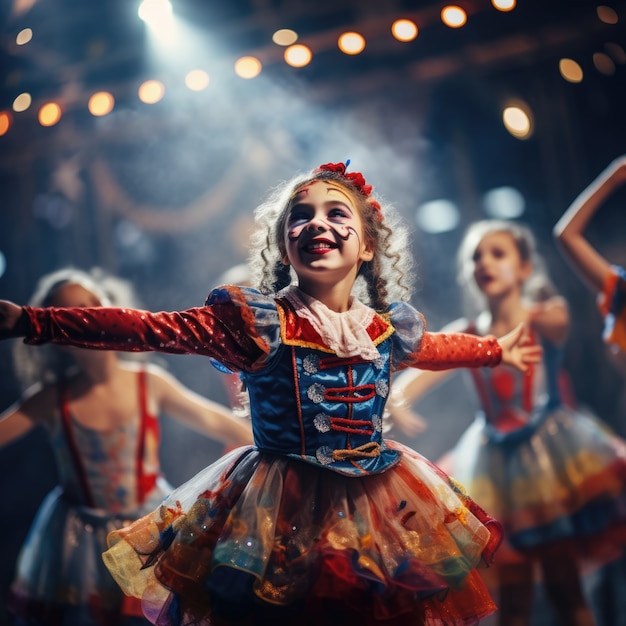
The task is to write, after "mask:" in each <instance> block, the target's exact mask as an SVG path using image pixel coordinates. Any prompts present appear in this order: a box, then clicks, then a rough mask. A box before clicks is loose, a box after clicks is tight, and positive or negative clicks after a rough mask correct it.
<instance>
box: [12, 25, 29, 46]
mask: <svg viewBox="0 0 626 626" xmlns="http://www.w3.org/2000/svg"><path fill="white" fill-rule="evenodd" d="M32 38H33V31H32V29H30V28H23V29H22V30H21V31H20V32H19V33H17V37H16V38H15V43H16V44H17V45H18V46H23V45H25V44H27V43H28V42H29V41H31V39H32Z"/></svg>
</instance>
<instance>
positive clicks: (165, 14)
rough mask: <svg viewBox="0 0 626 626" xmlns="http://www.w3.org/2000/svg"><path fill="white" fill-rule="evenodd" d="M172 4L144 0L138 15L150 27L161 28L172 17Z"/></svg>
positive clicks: (167, 0)
mask: <svg viewBox="0 0 626 626" xmlns="http://www.w3.org/2000/svg"><path fill="white" fill-rule="evenodd" d="M172 12H173V11H172V4H171V3H170V2H169V0H143V2H142V3H141V4H140V5H139V9H137V15H139V17H140V18H141V19H142V20H143V21H144V22H145V23H146V24H148V25H149V26H154V27H156V28H160V27H161V26H162V25H163V24H164V23H167V22H169V21H170V19H171V17H172Z"/></svg>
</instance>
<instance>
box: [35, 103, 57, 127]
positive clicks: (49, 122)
mask: <svg viewBox="0 0 626 626" xmlns="http://www.w3.org/2000/svg"><path fill="white" fill-rule="evenodd" d="M61 115H62V111H61V107H60V106H59V105H58V104H57V103H56V102H48V103H46V104H44V105H43V106H42V107H41V108H40V109H39V113H38V115H37V118H38V120H39V123H40V124H41V125H42V126H54V125H55V124H58V123H59V121H60V119H61Z"/></svg>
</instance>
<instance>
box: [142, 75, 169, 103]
mask: <svg viewBox="0 0 626 626" xmlns="http://www.w3.org/2000/svg"><path fill="white" fill-rule="evenodd" d="M137 95H138V96H139V99H140V100H141V101H142V102H144V103H145V104H156V103H157V102H159V101H160V100H161V99H162V98H163V96H164V95H165V85H163V83H162V82H161V81H160V80H147V81H145V82H144V83H142V84H141V85H140V86H139V89H138V90H137Z"/></svg>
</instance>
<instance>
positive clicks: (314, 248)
mask: <svg viewBox="0 0 626 626" xmlns="http://www.w3.org/2000/svg"><path fill="white" fill-rule="evenodd" d="M336 248H338V246H337V244H335V243H332V242H330V241H326V240H320V239H314V240H312V241H309V242H307V243H306V244H305V245H304V246H302V249H303V250H304V251H305V252H317V253H320V252H328V251H330V250H335V249H336Z"/></svg>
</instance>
